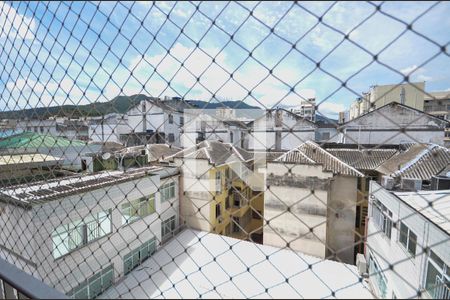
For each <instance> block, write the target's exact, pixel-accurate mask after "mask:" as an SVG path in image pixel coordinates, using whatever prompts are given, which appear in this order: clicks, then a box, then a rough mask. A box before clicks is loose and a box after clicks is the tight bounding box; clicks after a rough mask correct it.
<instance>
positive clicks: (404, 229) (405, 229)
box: [400, 223, 408, 248]
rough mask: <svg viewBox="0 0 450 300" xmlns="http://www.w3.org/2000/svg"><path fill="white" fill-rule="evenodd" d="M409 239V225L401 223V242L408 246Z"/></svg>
mask: <svg viewBox="0 0 450 300" xmlns="http://www.w3.org/2000/svg"><path fill="white" fill-rule="evenodd" d="M407 241H408V227H406V225H405V224H403V223H400V243H401V244H402V245H403V246H404V247H405V248H406V245H407Z"/></svg>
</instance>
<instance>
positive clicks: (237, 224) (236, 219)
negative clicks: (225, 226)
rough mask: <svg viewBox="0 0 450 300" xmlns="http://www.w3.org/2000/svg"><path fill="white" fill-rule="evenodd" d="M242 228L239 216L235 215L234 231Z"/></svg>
mask: <svg viewBox="0 0 450 300" xmlns="http://www.w3.org/2000/svg"><path fill="white" fill-rule="evenodd" d="M240 230H241V228H240V227H239V218H238V217H233V232H239V231H240Z"/></svg>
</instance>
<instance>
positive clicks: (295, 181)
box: [264, 163, 332, 258]
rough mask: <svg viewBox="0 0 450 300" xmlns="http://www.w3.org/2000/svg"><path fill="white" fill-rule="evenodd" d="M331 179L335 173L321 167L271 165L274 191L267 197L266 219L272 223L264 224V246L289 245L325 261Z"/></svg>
mask: <svg viewBox="0 0 450 300" xmlns="http://www.w3.org/2000/svg"><path fill="white" fill-rule="evenodd" d="M289 168H290V169H291V173H288V169H289ZM331 177H332V174H331V173H324V172H322V166H320V165H293V164H283V163H268V166H267V184H268V185H269V186H270V188H269V190H268V191H267V192H266V193H265V195H264V198H265V199H264V201H265V202H264V219H265V220H266V221H269V223H268V224H265V225H264V244H266V245H272V246H276V247H280V248H284V247H286V246H289V247H290V248H291V249H293V250H296V251H300V252H303V253H306V254H309V255H313V256H316V257H320V258H324V257H325V255H326V247H325V245H326V223H327V203H328V197H329V196H328V185H329V179H330V178H331ZM312 189H314V194H311V190H312ZM288 209H289V211H288ZM311 230H312V231H311ZM288 243H289V245H288Z"/></svg>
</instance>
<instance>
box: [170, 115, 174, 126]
mask: <svg viewBox="0 0 450 300" xmlns="http://www.w3.org/2000/svg"><path fill="white" fill-rule="evenodd" d="M169 124H173V115H169Z"/></svg>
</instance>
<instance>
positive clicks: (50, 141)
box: [0, 132, 86, 149]
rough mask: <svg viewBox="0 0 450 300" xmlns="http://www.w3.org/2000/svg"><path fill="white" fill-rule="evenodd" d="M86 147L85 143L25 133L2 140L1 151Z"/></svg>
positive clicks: (0, 142)
mask: <svg viewBox="0 0 450 300" xmlns="http://www.w3.org/2000/svg"><path fill="white" fill-rule="evenodd" d="M85 145H86V143H85V142H83V141H79V140H68V139H65V138H60V137H54V136H52V135H48V134H39V133H34V132H23V133H19V134H15V135H12V136H9V137H6V138H3V139H0V149H20V148H27V149H36V148H52V147H69V146H85Z"/></svg>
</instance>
